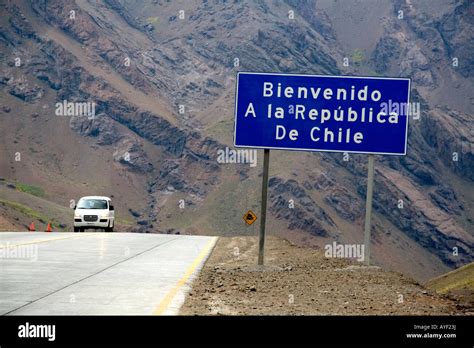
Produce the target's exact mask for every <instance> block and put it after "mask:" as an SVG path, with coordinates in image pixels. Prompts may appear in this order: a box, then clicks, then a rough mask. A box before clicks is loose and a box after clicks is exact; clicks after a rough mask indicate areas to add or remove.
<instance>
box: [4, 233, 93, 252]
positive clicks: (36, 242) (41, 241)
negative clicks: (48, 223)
mask: <svg viewBox="0 0 474 348" xmlns="http://www.w3.org/2000/svg"><path fill="white" fill-rule="evenodd" d="M33 233H34V232H33ZM94 234H95V233H87V234H86V233H81V234H80V235H74V236H68V237H58V238H50V239H40V240H34V241H32V242H28V243H19V244H0V248H12V247H17V246H20V245H29V244H39V243H45V242H52V241H55V240H61V239H69V238H78V237H86V236H93V235H94ZM7 243H8V242H7Z"/></svg>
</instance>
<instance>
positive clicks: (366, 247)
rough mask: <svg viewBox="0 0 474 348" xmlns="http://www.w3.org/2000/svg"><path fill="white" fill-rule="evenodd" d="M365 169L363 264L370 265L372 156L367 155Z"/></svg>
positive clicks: (372, 189) (372, 185)
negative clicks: (365, 196)
mask: <svg viewBox="0 0 474 348" xmlns="http://www.w3.org/2000/svg"><path fill="white" fill-rule="evenodd" d="M368 157H369V163H368V168H367V200H366V203H365V229H364V255H365V263H366V264H367V265H370V232H371V227H372V225H371V221H370V220H371V218H372V194H373V191H374V155H369V156H368Z"/></svg>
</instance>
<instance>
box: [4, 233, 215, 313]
mask: <svg viewBox="0 0 474 348" xmlns="http://www.w3.org/2000/svg"><path fill="white" fill-rule="evenodd" d="M216 240H217V238H216V237H202V236H177V235H160V234H138V233H59V232H58V233H54V232H53V233H44V232H0V314H1V315H89V314H90V315H101V314H106V315H112V314H130V315H144V314H145V315H146V314H177V312H178V310H179V307H180V306H181V304H182V303H183V301H184V296H185V293H186V292H187V291H188V290H189V286H190V283H191V282H192V279H193V278H194V277H195V276H196V275H197V273H198V272H199V270H200V269H201V267H202V265H203V264H204V262H205V260H206V259H207V257H208V256H209V254H210V252H211V251H212V248H213V246H214V245H215V242H216Z"/></svg>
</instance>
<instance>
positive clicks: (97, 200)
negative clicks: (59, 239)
mask: <svg viewBox="0 0 474 348" xmlns="http://www.w3.org/2000/svg"><path fill="white" fill-rule="evenodd" d="M114 224H115V212H114V206H113V205H112V201H111V200H110V198H109V197H103V196H87V197H82V198H81V199H80V200H79V202H77V205H76V206H74V232H84V230H86V229H88V228H103V229H104V230H105V231H106V232H113V231H114Z"/></svg>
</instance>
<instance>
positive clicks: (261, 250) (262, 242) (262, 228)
mask: <svg viewBox="0 0 474 348" xmlns="http://www.w3.org/2000/svg"><path fill="white" fill-rule="evenodd" d="M269 164H270V149H264V151H263V175H262V209H261V211H260V214H261V215H262V219H261V220H260V236H259V241H258V264H259V265H263V256H264V247H265V220H266V218H267V191H268V167H269Z"/></svg>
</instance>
